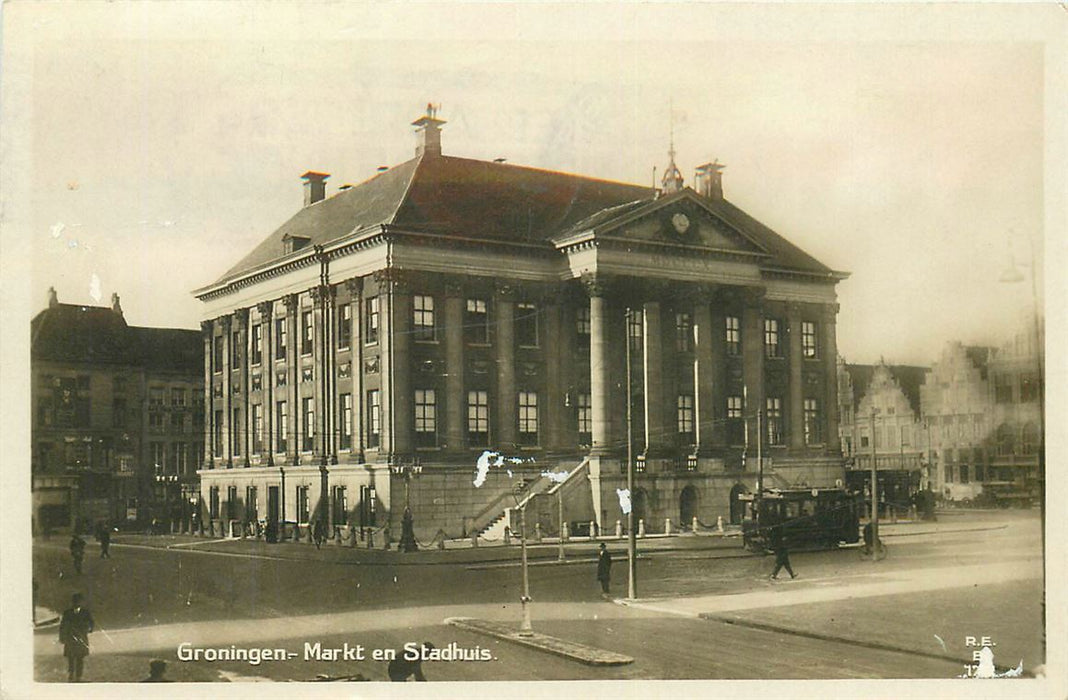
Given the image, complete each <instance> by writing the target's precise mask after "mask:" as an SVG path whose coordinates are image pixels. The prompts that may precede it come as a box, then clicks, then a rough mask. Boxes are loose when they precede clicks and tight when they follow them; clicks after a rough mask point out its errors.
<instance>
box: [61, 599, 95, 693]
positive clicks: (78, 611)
mask: <svg viewBox="0 0 1068 700" xmlns="http://www.w3.org/2000/svg"><path fill="white" fill-rule="evenodd" d="M92 631H93V616H92V615H91V614H90V613H89V610H88V609H87V608H84V607H82V594H81V593H75V594H74V595H72V596H71V599H70V607H69V608H67V609H66V610H64V611H63V617H62V618H60V621H59V641H60V642H61V643H62V644H63V655H64V656H66V657H67V680H68V681H70V682H71V683H77V682H79V681H81V679H82V670H83V668H84V666H85V657H86V656H88V655H89V633H90V632H92Z"/></svg>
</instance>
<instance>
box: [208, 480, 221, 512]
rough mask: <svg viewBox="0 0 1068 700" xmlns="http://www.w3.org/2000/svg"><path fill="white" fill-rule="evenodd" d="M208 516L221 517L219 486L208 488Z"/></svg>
mask: <svg viewBox="0 0 1068 700" xmlns="http://www.w3.org/2000/svg"><path fill="white" fill-rule="evenodd" d="M208 517H209V518H211V519H212V520H215V519H217V518H218V517H219V487H218V486H211V487H209V488H208Z"/></svg>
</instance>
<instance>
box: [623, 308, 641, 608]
mask: <svg viewBox="0 0 1068 700" xmlns="http://www.w3.org/2000/svg"><path fill="white" fill-rule="evenodd" d="M633 315H634V310H633V309H629V308H628V309H627V320H626V326H627V327H626V333H625V335H624V337H625V338H626V343H627V494H628V495H629V497H630V508H629V509H628V510H627V598H629V599H630V600H634V599H635V598H637V597H638V539H637V533H636V532H635V528H634V502H635V498H634V425H633V423H634V417H633V407H632V405H631V404H632V403H633V402H634V397H633V395H632V394H631V369H630V343H631V340H630V325H631V318H632V317H633Z"/></svg>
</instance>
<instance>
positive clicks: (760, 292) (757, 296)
mask: <svg viewBox="0 0 1068 700" xmlns="http://www.w3.org/2000/svg"><path fill="white" fill-rule="evenodd" d="M767 291H768V290H767V289H765V288H764V287H742V288H741V290H740V292H741V294H740V301H741V302H742V304H744V305H745V306H746V307H747V308H751V309H754V308H760V307H762V306H763V305H764V297H765V295H766V294H767Z"/></svg>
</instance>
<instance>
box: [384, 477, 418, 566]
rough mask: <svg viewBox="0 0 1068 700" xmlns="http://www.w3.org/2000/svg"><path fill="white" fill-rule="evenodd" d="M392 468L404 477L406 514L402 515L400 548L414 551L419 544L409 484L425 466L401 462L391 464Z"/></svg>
mask: <svg viewBox="0 0 1068 700" xmlns="http://www.w3.org/2000/svg"><path fill="white" fill-rule="evenodd" d="M390 469H392V470H393V473H394V474H400V475H402V476H403V477H404V515H403V516H401V539H400V543H399V544H398V549H400V551H402V552H414V551H417V550H418V549H419V545H418V544H417V543H416V541H415V522H414V518H413V517H412V509H411V501H410V494H409V486H410V484H411V481H412V476H413V475H414V476H418V475H419V474H421V473H422V472H423V467H422V466H421V465H419V464H399V465H393V466H391V467H390Z"/></svg>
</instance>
